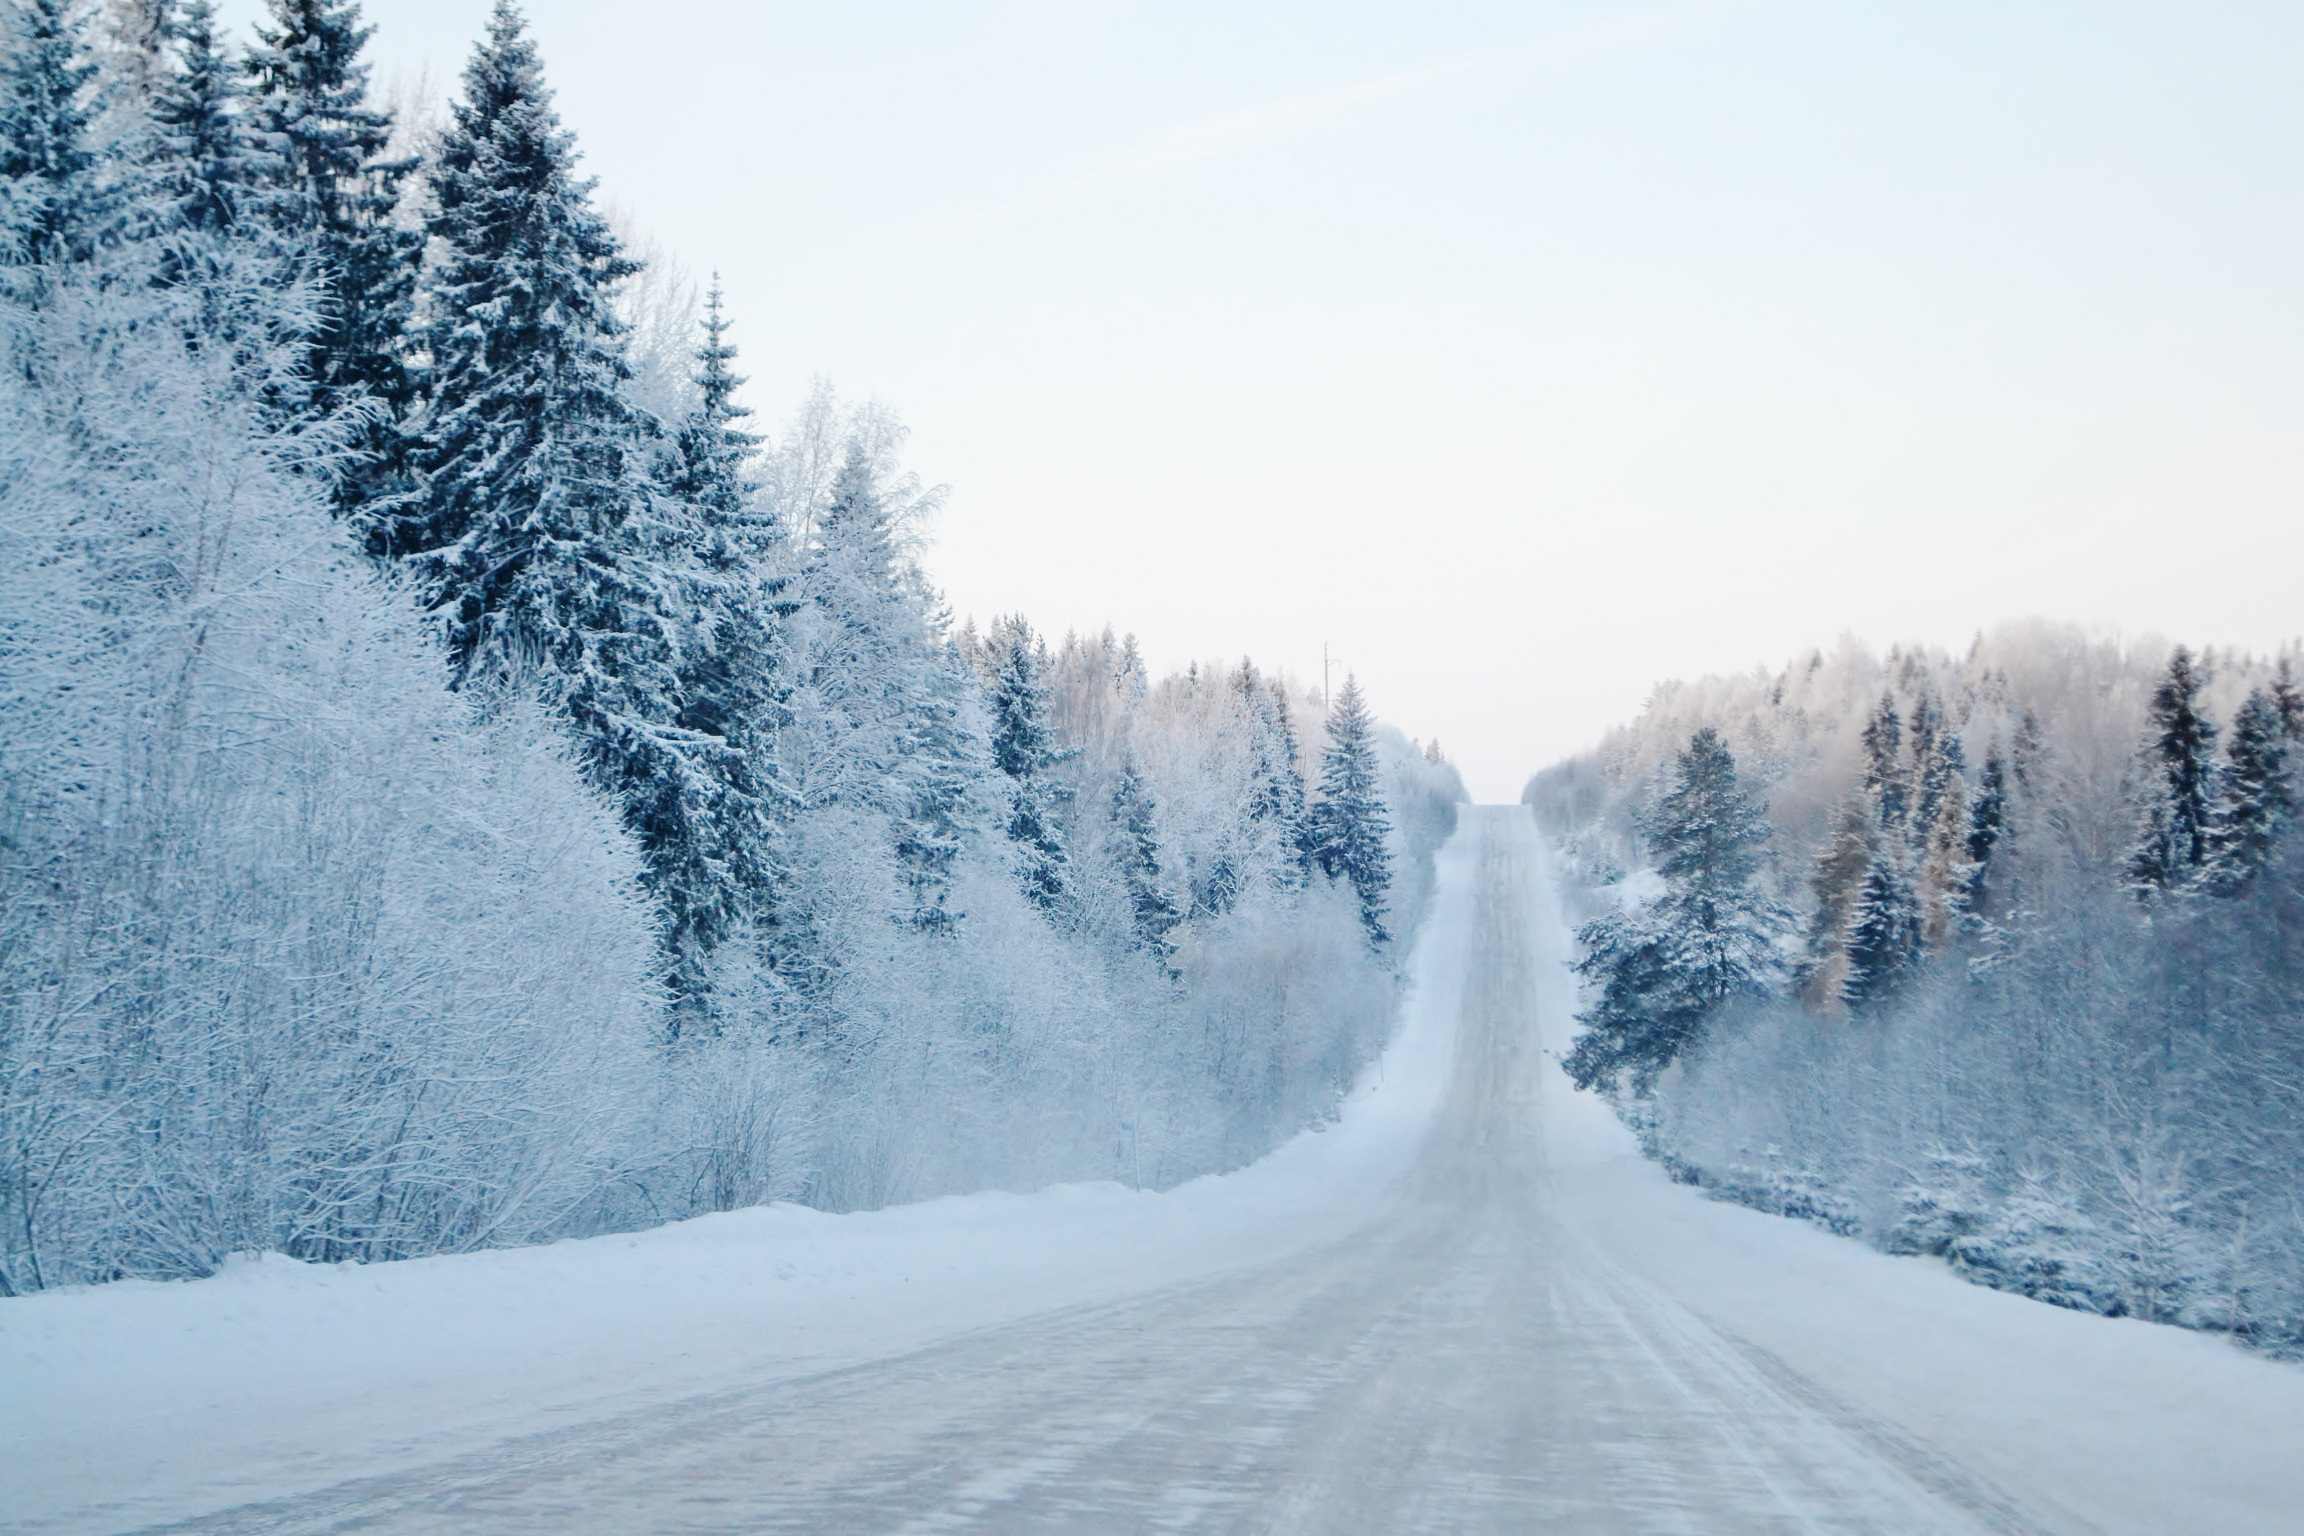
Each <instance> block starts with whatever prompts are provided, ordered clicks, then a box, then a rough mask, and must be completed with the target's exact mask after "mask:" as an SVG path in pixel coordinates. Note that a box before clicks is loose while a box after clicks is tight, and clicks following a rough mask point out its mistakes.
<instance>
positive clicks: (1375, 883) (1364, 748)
mask: <svg viewBox="0 0 2304 1536" xmlns="http://www.w3.org/2000/svg"><path fill="white" fill-rule="evenodd" d="M1391 835H1392V813H1391V810H1390V808H1389V807H1388V806H1386V805H1385V803H1384V782H1383V770H1382V767H1381V765H1379V764H1378V762H1377V760H1376V721H1375V717H1374V716H1373V715H1371V714H1369V712H1368V700H1367V698H1366V697H1365V696H1364V695H1363V694H1362V693H1361V692H1360V681H1359V679H1358V678H1356V677H1349V676H1348V677H1346V678H1345V679H1344V686H1343V688H1342V689H1341V690H1340V691H1339V692H1338V693H1337V695H1336V707H1335V709H1334V710H1332V711H1330V713H1329V715H1328V746H1327V750H1325V751H1324V752H1322V753H1321V754H1320V799H1319V801H1318V802H1317V803H1316V804H1314V805H1313V807H1312V809H1311V811H1310V812H1309V813H1308V815H1307V818H1306V829H1305V845H1306V847H1307V848H1309V849H1310V851H1311V855H1312V862H1313V865H1314V867H1316V868H1317V869H1318V870H1319V871H1320V873H1321V874H1323V875H1325V876H1327V877H1328V878H1329V879H1331V880H1348V881H1350V882H1351V885H1352V889H1353V891H1354V893H1355V894H1357V895H1358V896H1359V898H1360V926H1361V928H1362V929H1363V930H1365V931H1366V933H1367V935H1368V943H1369V944H1370V946H1371V947H1374V948H1378V949H1381V948H1382V947H1383V946H1384V945H1386V944H1389V943H1390V942H1391V941H1392V932H1391V930H1390V929H1389V928H1388V927H1386V926H1385V922H1384V918H1385V915H1386V913H1387V912H1388V911H1389V910H1390V905H1391V894H1392V850H1391V847H1390V845H1389V840H1390V838H1391Z"/></svg>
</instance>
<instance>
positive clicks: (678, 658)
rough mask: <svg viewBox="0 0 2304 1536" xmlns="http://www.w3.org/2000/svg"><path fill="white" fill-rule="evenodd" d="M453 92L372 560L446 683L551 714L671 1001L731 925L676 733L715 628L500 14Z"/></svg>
mask: <svg viewBox="0 0 2304 1536" xmlns="http://www.w3.org/2000/svg"><path fill="white" fill-rule="evenodd" d="M464 85H465V92H464V99H463V100H461V101H459V102H457V103H456V104H455V106H454V107H453V109H452V115H451V123H450V127H449V130H448V132H447V133H446V135H445V136H444V137H443V139H442V141H441V145H440V158H439V165H438V169H437V173H436V175H435V176H434V178H433V184H432V191H433V207H432V211H431V215H430V219H429V225H428V227H429V231H430V234H431V237H432V239H433V242H434V243H435V246H436V247H437V249H438V251H439V261H438V263H437V265H436V266H435V267H434V269H433V270H432V274H431V282H432V291H431V293H430V295H429V302H428V305H427V309H428V312H429V316H430V318H429V320H428V322H427V325H426V328H425V332H424V346H425V350H426V351H427V352H428V354H429V355H430V358H431V380H432V390H431V395H430V398H429V400H428V401H427V402H426V406H425V409H424V410H423V412H422V413H421V414H420V415H419V416H418V417H417V418H416V419H415V421H414V423H413V426H412V431H411V440H412V452H411V456H410V457H411V464H412V467H413V469H414V471H415V476H416V479H415V485H414V487H413V489H412V490H411V491H410V492H409V493H407V494H405V495H404V496H402V497H400V498H398V501H397V504H396V516H395V518H394V520H393V524H392V527H391V534H390V538H389V540H388V542H389V544H390V545H391V546H393V547H395V548H397V549H398V550H400V551H402V552H404V553H406V554H407V555H408V556H409V557H410V564H411V565H412V566H413V568H414V570H415V571H416V573H417V576H418V579H419V581H420V583H421V584H422V586H423V588H424V590H425V592H426V594H427V596H428V598H429V601H430V603H431V606H432V607H433V608H434V609H435V610H436V611H438V612H440V613H441V614H442V615H443V616H444V618H445V620H446V625H445V628H446V634H447V640H448V645H449V654H450V657H451V659H452V661H453V662H454V665H455V668H456V672H457V676H458V677H459V679H460V680H463V681H467V682H469V681H472V680H474V679H482V680H487V681H489V682H491V683H495V682H499V681H501V682H508V683H511V684H513V685H515V686H523V687H535V688H537V689H539V690H540V691H541V692H543V693H544V694H545V696H546V697H548V698H550V699H551V700H553V701H554V702H555V703H557V704H559V705H560V706H561V707H562V708H563V709H565V710H566V712H567V714H568V717H569V719H570V722H571V724H572V725H573V726H574V728H575V733H576V737H577V740H578V742H579V744H580V746H581V747H582V750H583V753H584V758H585V761H586V764H587V766H588V768H589V769H590V771H591V773H592V776H593V778H594V780H595V781H596V782H597V783H599V784H600V785H601V787H602V788H604V789H606V790H607V791H609V792H610V793H612V794H614V795H615V796H616V797H617V798H618V800H619V801H620V802H621V803H622V804H623V805H624V806H625V807H626V814H627V817H628V818H629V820H630V821H631V823H632V826H633V829H634V831H635V832H636V833H637V834H638V835H639V837H640V840H641V843H642V847H643V849H644V851H645V852H646V854H647V859H648V863H647V879H648V884H649V888H650V890H651V893H652V894H653V895H654V896H655V897H656V899H657V901H658V902H659V904H660V905H661V906H662V907H663V909H664V911H665V913H666V942H667V948H668V952H669V960H670V966H671V969H672V971H673V974H674V979H675V982H676V984H677V985H682V986H685V985H687V984H688V982H689V979H691V978H692V973H693V972H694V971H695V970H696V968H697V962H698V958H699V955H700V952H701V951H703V950H706V949H708V948H709V945H710V942H711V936H712V935H713V934H714V933H715V932H716V931H718V930H719V929H720V928H721V927H722V925H723V916H722V914H724V913H725V911H726V907H727V901H728V897H727V892H728V889H729V882H730V876H729V872H728V870H727V869H726V867H725V856H726V852H727V848H728V842H729V840H728V838H727V837H726V836H724V835H723V833H722V832H721V831H720V830H719V829H717V828H715V827H714V826H713V825H712V822H713V818H714V817H715V815H716V814H718V811H719V809H720V802H721V799H722V791H723V789H724V786H725V784H726V782H727V777H728V776H727V774H726V773H725V772H724V771H723V770H721V769H720V768H719V767H718V764H717V760H718V759H719V758H720V757H721V755H722V754H724V753H726V752H727V751H728V750H729V747H728V744H727V742H726V741H725V740H724V739H723V738H721V737H719V736H717V735H714V734H712V733H710V732H707V731H700V730H697V729H695V728H693V727H691V726H689V725H684V724H682V723H681V721H682V716H683V714H684V712H685V701H684V698H683V679H682V677H681V664H682V658H683V655H684V653H685V652H686V651H687V650H688V649H689V648H690V647H691V646H692V645H693V644H694V643H695V642H696V640H697V632H698V630H699V628H700V627H701V626H702V625H703V624H705V623H708V622H709V619H710V615H709V614H700V613H698V612H696V603H695V599H696V594H697V591H698V588H699V582H698V579H697V574H696V550H697V545H698V544H699V542H700V535H699V532H698V529H697V526H696V521H695V518H694V515H693V514H692V512H691V511H690V510H689V509H688V508H686V507H685V506H683V505H682V504H681V503H679V502H678V501H677V500H676V499H674V498H672V497H669V496H666V495H663V494H662V493H661V490H660V488H659V486H658V484H657V483H656V480H655V477H654V475H653V473H652V471H651V463H650V450H651V448H652V447H653V445H654V442H655V440H656V438H657V436H658V432H659V429H658V428H657V426H656V423H655V422H654V420H653V418H650V417H648V416H647V415H645V413H643V412H641V411H640V410H638V409H637V408H636V407H635V406H633V405H632V404H631V402H630V401H629V399H628V398H627V397H626V394H625V388H626V385H627V383H628V381H629V379H630V377H631V371H630V369H629V367H628V366H627V364H626V362H625V359H624V354H623V351H622V346H621V336H622V328H621V326H620V325H619V324H618V322H617V320H616V318H615V314H614V310H613V293H614V288H615V285H616V284H617V283H618V282H620V281H621V280H623V279H624V278H626V277H628V276H629V275H631V273H632V272H633V271H635V270H636V265H635V263H633V262H632V261H631V260H629V259H628V258H627V257H625V256H624V254H623V253H622V251H621V250H620V249H619V248H618V246H617V243H616V240H615V238H614V236H612V235H611V234H610V233H609V231H608V227H607V224H606V222H605V221H604V220H602V219H601V217H600V215H599V214H598V213H597V212H596V211H595V210H594V209H593V207H592V201H591V189H592V184H591V182H589V181H587V180H584V179H581V178H579V177H578V176H577V175H576V172H575V163H576V148H575V141H574V139H573V137H572V136H571V135H570V134H569V133H568V132H567V131H566V130H565V129H563V128H562V127H561V126H560V121H559V118H558V116H557V114H556V113H555V112H554V110H553V107H552V96H551V92H550V90H549V88H548V87H547V86H546V85H545V83H544V78H543V69H542V66H541V64H540V63H539V62H538V60H537V56H536V50H535V48H534V46H533V44H532V43H531V42H530V40H529V38H528V35H527V31H526V27H525V25H524V23H523V21H522V19H521V15H520V12H519V10H518V9H517V7H515V6H514V5H512V4H511V3H510V0H499V3H498V4H497V6H496V8H495V11H494V13H493V14H492V16H491V17H490V20H489V24H488V32H487V36H486V37H485V38H484V39H483V40H482V42H481V44H480V46H479V48H478V49H477V50H476V51H475V53H474V55H473V58H472V62H471V64H470V66H469V67H468V68H467V69H466V71H465V76H464Z"/></svg>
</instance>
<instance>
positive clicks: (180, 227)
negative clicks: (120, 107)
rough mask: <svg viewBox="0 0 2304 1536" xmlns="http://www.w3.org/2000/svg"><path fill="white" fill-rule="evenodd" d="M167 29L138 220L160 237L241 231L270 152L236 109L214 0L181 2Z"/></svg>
mask: <svg viewBox="0 0 2304 1536" xmlns="http://www.w3.org/2000/svg"><path fill="white" fill-rule="evenodd" d="M173 30H174V38H175V43H176V53H177V60H178V67H177V68H176V69H175V70H174V71H172V72H171V73H168V74H165V75H163V76H161V77H160V81H159V90H158V93H157V94H156V95H155V96H154V98H153V100H152V102H151V105H150V108H149V111H150V115H151V121H152V135H151V142H150V153H151V154H152V156H153V157H154V163H152V164H151V165H149V166H146V167H143V168H141V169H142V171H143V175H142V176H141V177H140V178H139V181H140V185H139V186H138V188H137V190H138V193H139V197H140V202H141V206H140V207H139V208H138V209H137V210H136V219H137V222H138V223H141V224H146V225H148V226H149V228H150V230H151V231H152V232H153V233H156V234H159V235H163V236H168V235H175V234H178V233H185V234H192V235H209V236H218V235H224V234H227V233H231V232H234V231H242V230H244V229H245V228H246V227H247V226H248V225H249V224H250V223H251V221H252V220H254V219H255V218H257V217H259V216H260V210H261V208H262V205H263V203H264V201H265V198H266V196H267V188H266V182H267V180H268V163H269V161H270V158H271V157H270V155H269V154H268V153H266V152H265V151H264V150H263V149H262V148H261V147H260V146H259V144H258V142H257V139H256V137H255V135H254V133H253V132H252V130H251V128H250V125H249V123H248V121H247V118H246V114H245V113H244V111H243V106H244V103H243V101H242V97H241V90H240V81H239V78H238V72H237V71H236V70H235V69H234V67H233V63H232V60H231V59H230V57H229V56H227V55H226V53H225V52H224V49H223V47H222V46H221V44H220V41H219V39H218V37H217V35H216V7H215V4H214V3H213V0H186V4H185V5H184V7H183V10H182V11H181V13H180V14H179V15H178V17H177V20H176V23H175V26H174V29H173ZM179 264H180V262H171V263H166V264H164V268H165V269H173V268H174V267H175V266H177V265H179Z"/></svg>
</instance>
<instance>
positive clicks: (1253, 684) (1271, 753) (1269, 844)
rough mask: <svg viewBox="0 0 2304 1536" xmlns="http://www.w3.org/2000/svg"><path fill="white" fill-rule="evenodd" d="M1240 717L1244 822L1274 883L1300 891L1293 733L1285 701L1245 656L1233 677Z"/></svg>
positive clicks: (1300, 787)
mask: <svg viewBox="0 0 2304 1536" xmlns="http://www.w3.org/2000/svg"><path fill="white" fill-rule="evenodd" d="M1232 688H1233V691H1234V692H1235V693H1236V694H1237V695H1238V696H1239V701H1240V712H1241V715H1242V718H1244V719H1245V720H1246V722H1247V725H1248V742H1249V769H1248V773H1249V783H1248V823H1249V831H1250V833H1251V835H1252V836H1255V837H1256V838H1258V839H1259V847H1260V849H1261V851H1262V853H1263V856H1264V857H1265V858H1266V859H1267V860H1268V861H1269V864H1270V870H1271V878H1272V881H1273V883H1274V884H1276V885H1278V886H1279V887H1281V888H1282V889H1284V890H1287V889H1296V888H1299V887H1300V886H1301V884H1302V877H1303V873H1304V869H1303V865H1302V863H1301V862H1300V859H1301V853H1300V850H1301V847H1302V844H1303V838H1304V779H1303V775H1302V773H1301V771H1300V770H1299V769H1298V767H1297V764H1296V733H1295V730H1294V728H1293V726H1292V725H1290V724H1289V722H1288V718H1287V713H1286V712H1287V707H1288V706H1287V698H1286V696H1285V694H1283V693H1282V692H1280V691H1279V690H1278V689H1277V688H1276V687H1268V686H1267V685H1266V683H1265V681H1264V679H1263V678H1262V677H1261V676H1260V675H1259V674H1258V673H1257V671H1256V664H1255V663H1254V662H1253V661H1251V660H1249V659H1248V658H1247V657H1242V658H1241V660H1240V670H1239V671H1237V672H1235V673H1233V674H1232Z"/></svg>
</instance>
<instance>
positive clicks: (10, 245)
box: [0, 0, 114, 292]
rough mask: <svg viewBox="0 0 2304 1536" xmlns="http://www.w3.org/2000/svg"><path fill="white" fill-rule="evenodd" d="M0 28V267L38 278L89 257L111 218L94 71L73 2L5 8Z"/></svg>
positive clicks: (19, 0) (16, 2) (15, 3)
mask: <svg viewBox="0 0 2304 1536" xmlns="http://www.w3.org/2000/svg"><path fill="white" fill-rule="evenodd" d="M0 25H5V27H6V32H5V35H4V37H0V43H4V46H0V264H5V265H8V266H13V267H17V268H19V269H20V270H24V271H26V272H27V273H31V274H36V273H37V270H38V268H39V267H40V266H42V265H44V264H47V263H53V262H58V261H75V260H80V259H83V258H85V257H87V256H88V255H89V254H91V253H92V252H93V251H94V250H95V248H96V245H97V242H98V241H99V239H100V238H101V237H102V234H103V232H104V229H105V226H106V224H107V222H108V220H109V219H110V217H111V214H112V209H113V205H114V199H113V197H112V192H111V187H110V184H109V182H108V181H107V180H106V178H105V177H104V176H103V175H102V173H101V168H100V165H99V159H98V154H97V148H96V145H95V143H94V141H93V139H92V136H91V134H92V129H93V125H94V121H95V110H96V107H95V102H94V100H93V90H92V86H93V82H94V80H95V78H96V65H95V63H94V61H93V60H92V59H91V58H90V57H89V51H88V38H87V28H86V23H85V20H84V18H83V16H82V14H81V10H80V7H79V5H78V4H77V3H76V0H9V4H8V6H7V10H6V14H5V16H4V17H0ZM33 283H34V286H36V283H37V279H36V277H35V278H34V279H33ZM26 291H27V292H29V291H31V289H30V288H27V289H26Z"/></svg>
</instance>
